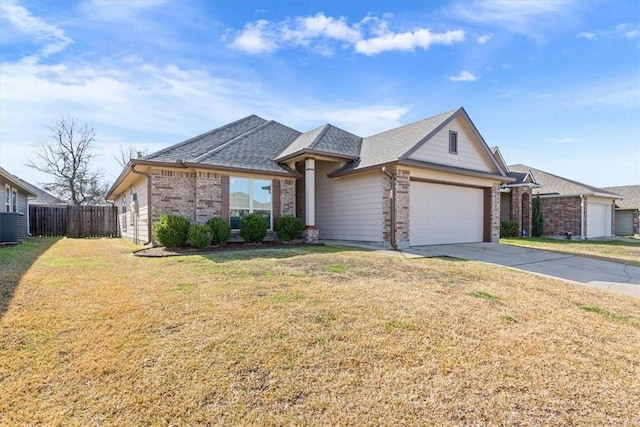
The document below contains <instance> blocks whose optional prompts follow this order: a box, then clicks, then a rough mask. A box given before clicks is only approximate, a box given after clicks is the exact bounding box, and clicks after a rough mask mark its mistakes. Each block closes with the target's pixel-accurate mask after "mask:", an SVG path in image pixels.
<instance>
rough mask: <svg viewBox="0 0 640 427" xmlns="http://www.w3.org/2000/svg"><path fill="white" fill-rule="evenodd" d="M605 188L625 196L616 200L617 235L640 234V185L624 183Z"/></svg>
mask: <svg viewBox="0 0 640 427" xmlns="http://www.w3.org/2000/svg"><path fill="white" fill-rule="evenodd" d="M603 190H605V191H609V192H611V193H616V194H620V195H621V196H622V197H624V198H623V199H622V200H618V201H617V202H616V207H615V209H616V210H615V224H616V227H615V233H616V236H633V235H639V234H640V185H623V186H618V187H604V188H603Z"/></svg>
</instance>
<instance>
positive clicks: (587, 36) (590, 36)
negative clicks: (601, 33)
mask: <svg viewBox="0 0 640 427" xmlns="http://www.w3.org/2000/svg"><path fill="white" fill-rule="evenodd" d="M578 37H580V38H582V39H587V40H595V39H597V38H598V35H597V34H596V33H592V32H589V31H583V32H581V33H578Z"/></svg>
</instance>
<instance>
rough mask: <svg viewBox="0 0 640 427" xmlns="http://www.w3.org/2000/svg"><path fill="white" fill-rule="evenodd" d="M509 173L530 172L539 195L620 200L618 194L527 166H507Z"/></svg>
mask: <svg viewBox="0 0 640 427" xmlns="http://www.w3.org/2000/svg"><path fill="white" fill-rule="evenodd" d="M509 170H510V171H511V172H520V173H527V172H531V173H532V174H533V175H534V176H535V180H536V182H537V183H538V184H540V195H541V196H542V195H559V196H562V195H567V196H578V195H583V196H605V197H612V198H620V195H619V194H615V193H613V192H609V191H606V190H603V189H601V188H598V187H593V186H591V185H587V184H583V183H581V182H578V181H573V180H571V179H567V178H563V177H561V176H558V175H554V174H551V173H548V172H544V171H541V170H540V169H535V168H532V167H531V166H527V165H522V164H518V165H509Z"/></svg>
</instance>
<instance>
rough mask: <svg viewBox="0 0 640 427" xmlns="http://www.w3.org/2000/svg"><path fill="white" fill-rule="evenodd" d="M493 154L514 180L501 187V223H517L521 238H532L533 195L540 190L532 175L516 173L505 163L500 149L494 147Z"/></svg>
mask: <svg viewBox="0 0 640 427" xmlns="http://www.w3.org/2000/svg"><path fill="white" fill-rule="evenodd" d="M491 152H492V153H493V156H494V157H495V158H496V161H497V162H498V164H499V165H500V167H501V168H502V169H504V170H505V171H507V176H508V177H511V178H513V179H514V181H513V182H510V183H505V184H502V186H501V187H500V221H515V222H516V223H517V224H518V230H519V233H520V236H523V237H527V236H531V226H532V218H533V210H532V205H531V195H532V192H533V189H534V188H539V187H540V184H538V183H537V182H536V180H535V178H534V176H533V174H532V173H531V171H527V172H514V171H511V170H510V169H509V166H507V164H506V163H505V161H504V158H503V157H502V153H500V150H499V149H498V147H492V148H491Z"/></svg>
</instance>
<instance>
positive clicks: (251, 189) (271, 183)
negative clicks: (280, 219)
mask: <svg viewBox="0 0 640 427" xmlns="http://www.w3.org/2000/svg"><path fill="white" fill-rule="evenodd" d="M234 179H243V180H247V181H248V182H249V207H248V208H245V207H241V208H239V207H234V205H233V198H232V197H231V194H232V193H231V185H232V183H233V180H234ZM255 181H264V182H268V183H269V186H270V188H271V189H270V191H269V195H270V196H271V200H270V203H269V209H268V210H269V230H273V180H271V179H268V178H248V177H245V176H230V177H229V185H228V186H227V188H228V190H229V225H231V211H233V210H234V209H238V210H240V209H242V210H248V211H249V215H251V214H252V213H254V211H255V210H258V211H265V210H267V209H254V207H253V201H254V200H253V187H254V185H253V183H254V182H255ZM232 230H238V229H237V228H232Z"/></svg>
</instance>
